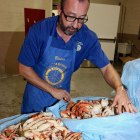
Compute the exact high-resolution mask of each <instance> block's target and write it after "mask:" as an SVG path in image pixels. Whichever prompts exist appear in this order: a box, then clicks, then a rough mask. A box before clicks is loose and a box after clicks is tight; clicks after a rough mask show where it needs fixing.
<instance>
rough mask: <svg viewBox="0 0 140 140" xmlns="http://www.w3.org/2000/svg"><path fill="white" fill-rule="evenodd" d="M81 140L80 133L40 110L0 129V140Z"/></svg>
mask: <svg viewBox="0 0 140 140" xmlns="http://www.w3.org/2000/svg"><path fill="white" fill-rule="evenodd" d="M13 139H14V140H82V137H81V133H78V132H71V131H70V130H68V129H67V128H66V127H65V126H64V125H63V123H62V121H61V120H60V119H56V118H55V117H54V116H53V114H52V113H50V112H48V113H46V112H41V113H38V114H35V115H33V116H32V117H30V118H29V119H27V120H26V121H24V122H20V123H18V124H16V125H12V126H10V127H8V128H6V129H4V130H3V131H2V133H1V134H0V140H13Z"/></svg>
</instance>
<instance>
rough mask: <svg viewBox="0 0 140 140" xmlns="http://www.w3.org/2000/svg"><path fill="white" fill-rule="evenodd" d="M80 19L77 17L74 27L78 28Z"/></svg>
mask: <svg viewBox="0 0 140 140" xmlns="http://www.w3.org/2000/svg"><path fill="white" fill-rule="evenodd" d="M78 24H79V23H78V19H76V20H75V21H74V22H73V24H72V25H73V27H74V28H75V29H76V28H78Z"/></svg>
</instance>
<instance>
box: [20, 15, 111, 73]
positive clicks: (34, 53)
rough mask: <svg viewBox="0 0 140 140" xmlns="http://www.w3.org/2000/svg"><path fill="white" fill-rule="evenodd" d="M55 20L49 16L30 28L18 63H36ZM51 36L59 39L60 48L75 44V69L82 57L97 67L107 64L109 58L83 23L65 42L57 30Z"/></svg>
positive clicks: (30, 64)
mask: <svg viewBox="0 0 140 140" xmlns="http://www.w3.org/2000/svg"><path fill="white" fill-rule="evenodd" d="M57 20H58V17H57V16H53V17H49V18H47V19H44V20H42V21H40V22H38V23H36V24H34V25H33V26H32V27H31V28H30V30H29V32H28V34H27V36H26V38H25V40H24V43H23V45H22V48H21V51H20V54H19V57H18V60H19V62H20V63H22V64H23V65H26V66H30V67H33V66H34V65H37V64H38V62H39V60H40V58H41V56H42V54H43V52H44V50H45V48H46V45H47V41H48V38H49V36H50V35H52V29H53V28H54V26H55V27H56V22H57ZM53 36H54V37H56V38H57V40H59V42H58V47H59V46H61V47H63V48H62V49H73V48H72V47H73V46H74V45H75V44H76V45H77V51H76V57H75V66H74V70H75V71H76V70H77V69H78V68H79V67H80V65H81V63H82V62H83V60H84V59H87V60H89V61H90V62H92V63H93V64H94V65H96V66H97V67H99V68H103V67H104V66H106V65H107V64H109V60H108V58H107V57H106V55H105V54H104V52H103V51H102V49H101V45H100V43H99V41H98V38H97V36H96V34H95V33H94V32H93V31H91V30H90V29H89V28H88V27H87V26H86V25H85V24H84V25H83V26H82V28H81V29H80V30H79V31H78V32H77V33H75V34H74V35H73V36H72V37H71V39H70V40H69V41H68V42H67V43H65V42H64V41H63V39H62V38H61V37H60V36H59V35H58V34H57V31H55V34H53ZM55 41H56V40H55ZM59 43H61V45H59ZM62 44H63V45H62Z"/></svg>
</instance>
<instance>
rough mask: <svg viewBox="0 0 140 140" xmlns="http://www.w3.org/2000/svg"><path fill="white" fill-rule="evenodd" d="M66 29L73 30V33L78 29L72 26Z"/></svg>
mask: <svg viewBox="0 0 140 140" xmlns="http://www.w3.org/2000/svg"><path fill="white" fill-rule="evenodd" d="M67 29H71V30H74V31H78V28H74V27H73V26H68V27H67Z"/></svg>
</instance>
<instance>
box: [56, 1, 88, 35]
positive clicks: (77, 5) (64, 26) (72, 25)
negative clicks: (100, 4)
mask: <svg viewBox="0 0 140 140" xmlns="http://www.w3.org/2000/svg"><path fill="white" fill-rule="evenodd" d="M88 8H89V3H88V0H87V1H85V2H79V1H78V0H66V2H65V5H64V8H63V9H58V11H59V13H60V16H59V22H58V24H59V26H60V29H61V30H62V31H63V32H64V33H65V34H66V35H69V36H71V35H73V34H75V33H76V32H77V31H78V30H79V29H80V28H81V27H82V25H83V23H82V22H81V21H82V19H84V18H85V17H86V15H87V11H88ZM74 18H80V19H81V20H79V19H75V20H72V19H74ZM79 22H80V23H79Z"/></svg>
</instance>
